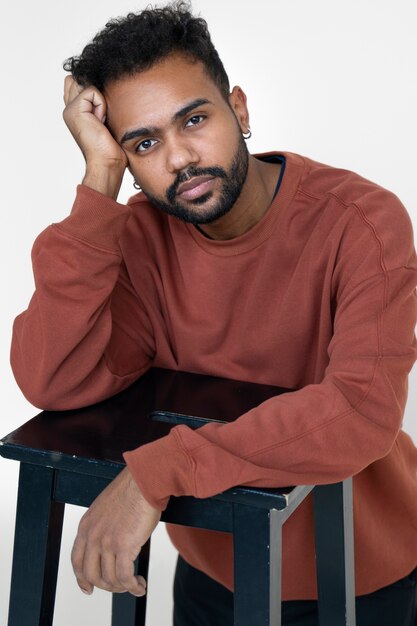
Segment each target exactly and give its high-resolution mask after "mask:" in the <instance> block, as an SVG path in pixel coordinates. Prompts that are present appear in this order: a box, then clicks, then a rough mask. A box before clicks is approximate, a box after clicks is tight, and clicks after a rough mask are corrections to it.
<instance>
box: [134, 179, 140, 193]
mask: <svg viewBox="0 0 417 626" xmlns="http://www.w3.org/2000/svg"><path fill="white" fill-rule="evenodd" d="M133 186H134V188H135V189H137V190H138V191H141V190H142V188H141V187H140V185H138V183H137V182H136V181H134V183H133Z"/></svg>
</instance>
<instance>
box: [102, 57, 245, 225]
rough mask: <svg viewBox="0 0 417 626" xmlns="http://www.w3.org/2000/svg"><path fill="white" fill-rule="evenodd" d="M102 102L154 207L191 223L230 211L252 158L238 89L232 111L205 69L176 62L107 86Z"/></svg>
mask: <svg viewBox="0 0 417 626" xmlns="http://www.w3.org/2000/svg"><path fill="white" fill-rule="evenodd" d="M105 97H106V101H107V106H108V111H107V121H108V125H109V127H110V130H111V132H112V134H113V136H114V137H115V139H116V140H117V141H118V143H119V144H120V145H121V146H122V147H123V149H124V150H125V152H126V155H127V157H128V160H129V169H130V171H131V172H132V174H133V176H134V178H135V179H136V181H137V182H138V183H139V185H140V186H141V188H142V190H143V191H144V193H145V194H146V196H147V197H148V198H149V199H150V201H151V202H152V203H153V204H155V205H156V206H157V207H159V208H160V209H161V210H163V211H165V212H166V213H169V214H171V215H174V216H175V217H178V218H180V219H182V220H185V221H187V222H191V223H194V224H205V223H210V222H213V221H216V220H218V219H219V218H220V217H222V216H223V215H225V214H226V213H227V212H228V211H229V210H230V209H231V208H232V207H233V205H234V204H235V202H236V200H237V199H238V197H239V195H240V192H241V190H242V187H243V185H244V182H245V180H246V175H247V170H248V158H249V155H248V151H247V148H246V144H245V141H244V139H243V137H242V129H244V128H241V125H242V121H241V120H243V119H244V117H245V115H246V116H247V110H246V105H245V99H244V95H243V93H242V92H241V90H239V89H237V88H235V90H233V92H232V94H231V96H230V98H229V102H230V105H229V103H228V102H226V101H225V100H224V98H223V97H222V95H221V93H220V91H219V89H218V87H217V86H216V85H215V83H213V81H212V80H211V79H210V78H209V76H208V75H207V74H206V72H205V71H204V67H203V65H202V64H201V63H200V62H196V63H192V62H190V61H189V60H187V59H185V58H184V57H182V56H178V55H175V56H174V55H173V56H171V57H168V58H167V59H165V60H164V61H162V62H161V63H159V64H157V65H155V66H154V67H152V68H151V69H150V70H148V71H146V72H141V73H138V74H135V75H134V76H132V77H127V78H123V79H121V80H118V81H115V82H113V83H110V84H109V85H108V87H107V88H106V90H105ZM243 125H244V124H243Z"/></svg>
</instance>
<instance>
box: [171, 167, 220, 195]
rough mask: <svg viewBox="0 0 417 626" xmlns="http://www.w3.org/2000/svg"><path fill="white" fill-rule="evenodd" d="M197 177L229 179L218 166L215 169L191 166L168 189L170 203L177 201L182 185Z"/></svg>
mask: <svg viewBox="0 0 417 626" xmlns="http://www.w3.org/2000/svg"><path fill="white" fill-rule="evenodd" d="M196 176H214V177H217V178H227V174H226V172H225V170H224V169H223V168H222V167H219V166H217V165H215V166H213V167H194V166H193V165H190V167H188V168H187V169H186V170H185V171H184V172H180V173H179V174H177V176H176V178H175V180H174V182H173V183H172V185H170V186H169V187H168V189H167V192H166V196H167V198H168V201H169V202H173V201H174V200H175V196H176V195H177V190H178V187H179V186H180V185H181V184H182V183H186V182H187V180H190V179H191V178H195V177H196Z"/></svg>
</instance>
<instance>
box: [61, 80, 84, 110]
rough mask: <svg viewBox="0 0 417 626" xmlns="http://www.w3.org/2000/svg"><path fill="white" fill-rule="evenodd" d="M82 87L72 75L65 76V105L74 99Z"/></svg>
mask: <svg viewBox="0 0 417 626" xmlns="http://www.w3.org/2000/svg"><path fill="white" fill-rule="evenodd" d="M83 89H84V87H82V86H81V85H79V84H78V83H77V81H76V80H75V79H74V78H73V77H72V76H66V77H65V80H64V103H65V106H67V105H68V104H69V103H70V102H72V101H73V100H74V98H76V97H77V96H78V95H79V94H80V93H81V92H82V91H83Z"/></svg>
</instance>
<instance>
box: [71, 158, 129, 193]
mask: <svg viewBox="0 0 417 626" xmlns="http://www.w3.org/2000/svg"><path fill="white" fill-rule="evenodd" d="M125 169H126V167H125V165H124V164H120V163H114V164H110V165H103V164H87V168H86V172H85V175H84V178H83V180H82V184H83V185H86V186H87V187H90V189H94V190H95V191H98V192H100V193H102V194H103V195H105V196H108V197H109V198H112V199H113V200H117V196H118V194H119V190H120V186H121V184H122V180H123V175H124V172H125Z"/></svg>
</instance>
